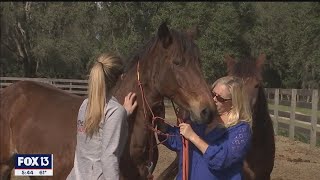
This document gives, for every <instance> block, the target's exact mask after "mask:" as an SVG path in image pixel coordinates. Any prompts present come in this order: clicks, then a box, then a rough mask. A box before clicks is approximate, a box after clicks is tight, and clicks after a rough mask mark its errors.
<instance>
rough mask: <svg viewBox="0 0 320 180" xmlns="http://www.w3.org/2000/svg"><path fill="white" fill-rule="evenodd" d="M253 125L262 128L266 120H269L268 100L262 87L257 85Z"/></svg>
mask: <svg viewBox="0 0 320 180" xmlns="http://www.w3.org/2000/svg"><path fill="white" fill-rule="evenodd" d="M252 117H253V126H254V127H261V128H263V127H264V126H265V125H266V123H267V122H268V121H271V118H270V115H269V110H268V101H267V98H266V95H265V93H264V89H263V87H259V89H258V95H257V100H256V103H255V105H254V107H253V114H252Z"/></svg>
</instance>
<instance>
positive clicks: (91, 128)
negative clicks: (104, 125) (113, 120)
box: [84, 54, 123, 137]
mask: <svg viewBox="0 0 320 180" xmlns="http://www.w3.org/2000/svg"><path fill="white" fill-rule="evenodd" d="M122 71H123V64H122V60H121V59H120V58H119V57H117V56H113V55H108V54H102V55H100V56H99V58H98V60H97V61H96V62H95V63H94V65H93V67H92V68H91V71H90V75H89V82H88V85H89V88H88V105H87V110H86V116H85V123H84V127H85V132H86V134H87V136H89V137H92V135H93V134H94V133H96V132H98V130H99V124H100V122H101V121H102V120H103V118H104V108H105V105H106V98H107V96H109V94H108V93H109V92H110V90H111V88H112V87H113V86H114V85H115V84H116V82H117V80H118V78H119V76H120V75H121V74H122Z"/></svg>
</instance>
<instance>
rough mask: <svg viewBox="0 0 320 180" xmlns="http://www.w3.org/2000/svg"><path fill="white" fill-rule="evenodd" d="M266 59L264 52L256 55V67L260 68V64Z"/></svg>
mask: <svg viewBox="0 0 320 180" xmlns="http://www.w3.org/2000/svg"><path fill="white" fill-rule="evenodd" d="M265 60H266V54H265V53H261V54H260V55H259V57H258V59H257V60H256V67H257V68H258V69H261V67H262V65H263V64H264V62H265Z"/></svg>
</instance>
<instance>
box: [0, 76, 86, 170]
mask: <svg viewBox="0 0 320 180" xmlns="http://www.w3.org/2000/svg"><path fill="white" fill-rule="evenodd" d="M0 95H1V102H0V103H1V109H0V127H1V130H4V131H1V132H4V133H3V135H2V136H3V138H1V154H2V155H1V158H2V159H3V160H7V159H8V158H9V157H10V156H12V155H13V154H14V153H26V154H32V153H39V154H53V155H54V164H55V168H54V170H57V168H59V170H58V171H62V172H64V171H65V173H64V175H65V176H66V174H67V173H69V171H70V170H71V168H72V166H73V164H72V163H73V158H74V149H75V145H76V138H75V137H76V120H77V114H78V110H79V107H80V105H81V103H82V101H83V99H84V98H83V97H80V96H76V95H73V94H70V93H67V92H65V91H63V90H60V89H58V88H56V87H54V86H52V85H49V84H44V83H39V82H34V81H19V82H17V83H14V84H12V85H10V86H8V87H7V88H5V89H3V90H2V91H1V94H0ZM62 157H63V158H62Z"/></svg>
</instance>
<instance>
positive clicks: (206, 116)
mask: <svg viewBox="0 0 320 180" xmlns="http://www.w3.org/2000/svg"><path fill="white" fill-rule="evenodd" d="M200 116H201V118H202V119H203V121H204V122H210V121H211V120H212V116H213V112H212V111H211V110H210V109H209V108H207V107H206V108H204V109H203V110H202V111H201V113H200Z"/></svg>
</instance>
